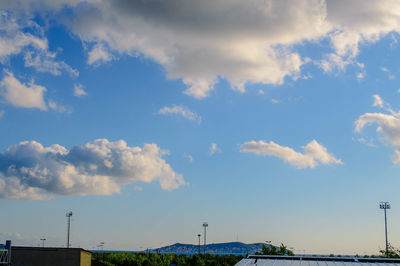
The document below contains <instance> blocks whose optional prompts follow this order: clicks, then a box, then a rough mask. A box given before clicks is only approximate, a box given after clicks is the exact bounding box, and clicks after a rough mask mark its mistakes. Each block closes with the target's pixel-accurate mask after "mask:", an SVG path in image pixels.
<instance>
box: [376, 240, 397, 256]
mask: <svg viewBox="0 0 400 266" xmlns="http://www.w3.org/2000/svg"><path fill="white" fill-rule="evenodd" d="M379 253H381V254H382V256H384V257H388V258H400V249H398V248H395V247H393V246H392V245H391V244H390V243H389V244H388V250H387V253H386V249H382V250H379Z"/></svg>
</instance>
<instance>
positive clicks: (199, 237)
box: [197, 234, 201, 255]
mask: <svg viewBox="0 0 400 266" xmlns="http://www.w3.org/2000/svg"><path fill="white" fill-rule="evenodd" d="M197 236H198V237H199V255H200V253H201V251H200V236H201V235H200V234H198V235H197Z"/></svg>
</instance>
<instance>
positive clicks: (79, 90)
mask: <svg viewBox="0 0 400 266" xmlns="http://www.w3.org/2000/svg"><path fill="white" fill-rule="evenodd" d="M86 95H87V93H86V91H85V90H84V89H83V86H82V84H74V96H76V97H83V96H86Z"/></svg>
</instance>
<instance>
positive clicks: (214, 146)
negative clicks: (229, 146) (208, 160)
mask: <svg viewBox="0 0 400 266" xmlns="http://www.w3.org/2000/svg"><path fill="white" fill-rule="evenodd" d="M208 152H209V153H210V155H214V154H215V153H220V152H222V150H221V149H220V148H219V147H218V145H217V143H211V146H210V148H209V149H208Z"/></svg>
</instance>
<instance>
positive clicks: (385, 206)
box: [379, 201, 390, 257]
mask: <svg viewBox="0 0 400 266" xmlns="http://www.w3.org/2000/svg"><path fill="white" fill-rule="evenodd" d="M379 208H380V209H383V212H384V214H385V240H386V257H388V256H389V245H388V237H387V217H386V210H389V209H390V204H389V202H387V201H384V202H381V203H380V204H379Z"/></svg>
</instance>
